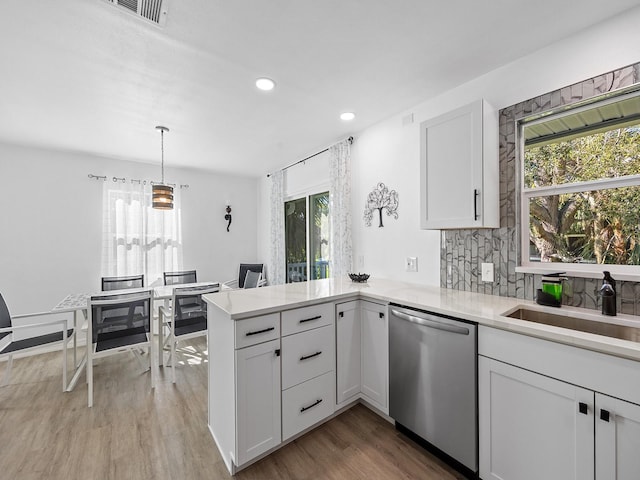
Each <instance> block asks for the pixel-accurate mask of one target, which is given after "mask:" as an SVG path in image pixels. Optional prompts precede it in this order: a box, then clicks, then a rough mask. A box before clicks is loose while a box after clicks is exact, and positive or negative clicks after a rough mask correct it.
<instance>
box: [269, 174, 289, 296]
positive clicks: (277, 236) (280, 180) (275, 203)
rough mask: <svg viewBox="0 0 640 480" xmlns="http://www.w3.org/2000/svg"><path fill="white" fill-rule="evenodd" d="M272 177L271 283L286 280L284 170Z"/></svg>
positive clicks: (278, 283) (279, 282)
mask: <svg viewBox="0 0 640 480" xmlns="http://www.w3.org/2000/svg"><path fill="white" fill-rule="evenodd" d="M269 178H270V179H271V234H270V240H271V255H270V260H269V270H268V272H267V277H268V280H269V285H281V284H283V283H284V282H285V274H284V273H285V272H284V271H285V265H284V264H285V258H284V248H285V247H284V171H283V170H280V171H278V172H274V173H272V174H271V176H270V177H269Z"/></svg>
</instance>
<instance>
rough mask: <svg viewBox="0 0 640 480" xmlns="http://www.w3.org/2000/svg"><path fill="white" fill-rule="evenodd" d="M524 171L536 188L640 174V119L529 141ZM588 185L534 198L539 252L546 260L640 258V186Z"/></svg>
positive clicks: (626, 261)
mask: <svg viewBox="0 0 640 480" xmlns="http://www.w3.org/2000/svg"><path fill="white" fill-rule="evenodd" d="M524 172H525V174H524V186H525V188H530V189H535V188H538V187H548V186H559V187H562V186H566V185H567V184H571V183H575V182H588V181H596V180H600V179H613V178H621V177H625V176H630V175H638V174H640V125H638V126H634V127H625V128H619V129H615V130H610V131H607V132H604V133H596V134H592V135H587V136H584V137H580V138H576V139H573V140H570V141H565V142H562V141H561V142H557V143H549V144H546V145H541V146H529V147H526V149H525V154H524ZM614 187H615V188H614ZM588 189H589V186H588V185H585V191H581V192H575V193H559V194H551V195H545V196H534V197H532V198H530V202H529V209H530V222H529V230H530V241H531V244H532V247H534V248H535V251H536V252H535V253H534V254H533V256H534V257H535V256H537V255H539V257H540V261H543V262H545V261H547V262H548V261H562V262H582V263H600V264H602V263H610V264H618V265H638V264H640V187H639V186H619V185H618V186H615V185H612V186H611V187H607V186H605V187H602V186H600V187H598V188H597V189H596V188H594V189H592V190H588ZM587 190H588V191H587ZM536 259H537V258H536ZM532 260H534V258H532Z"/></svg>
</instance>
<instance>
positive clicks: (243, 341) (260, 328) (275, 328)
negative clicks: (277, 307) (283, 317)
mask: <svg viewBox="0 0 640 480" xmlns="http://www.w3.org/2000/svg"><path fill="white" fill-rule="evenodd" d="M235 330H236V348H244V347H248V346H249V345H255V344H257V343H262V342H268V341H269V340H274V339H276V338H278V337H279V336H280V314H279V313H272V314H270V315H262V316H260V317H252V318H245V319H244V320H236V321H235Z"/></svg>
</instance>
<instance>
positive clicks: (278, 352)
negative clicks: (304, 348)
mask: <svg viewBox="0 0 640 480" xmlns="http://www.w3.org/2000/svg"><path fill="white" fill-rule="evenodd" d="M275 354H276V357H279V356H280V349H279V348H278V349H276V351H275Z"/></svg>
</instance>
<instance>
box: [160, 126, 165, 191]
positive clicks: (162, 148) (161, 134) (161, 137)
mask: <svg viewBox="0 0 640 480" xmlns="http://www.w3.org/2000/svg"><path fill="white" fill-rule="evenodd" d="M160 151H161V152H162V160H161V170H162V184H163V185H164V129H160Z"/></svg>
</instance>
